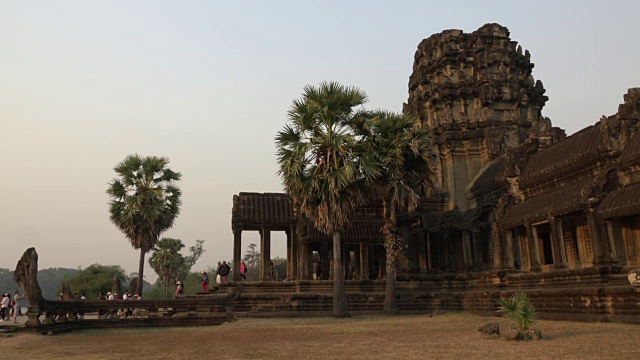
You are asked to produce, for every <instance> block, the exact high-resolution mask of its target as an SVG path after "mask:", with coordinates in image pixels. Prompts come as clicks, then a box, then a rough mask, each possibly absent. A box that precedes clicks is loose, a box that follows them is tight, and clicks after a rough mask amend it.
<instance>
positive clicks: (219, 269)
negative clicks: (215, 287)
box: [216, 261, 222, 284]
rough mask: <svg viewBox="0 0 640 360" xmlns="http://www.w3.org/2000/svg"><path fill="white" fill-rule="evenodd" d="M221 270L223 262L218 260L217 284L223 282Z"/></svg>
mask: <svg viewBox="0 0 640 360" xmlns="http://www.w3.org/2000/svg"><path fill="white" fill-rule="evenodd" d="M220 272H222V263H221V262H220V261H218V266H217V267H216V274H218V275H216V284H220V283H222V275H221V274H220Z"/></svg>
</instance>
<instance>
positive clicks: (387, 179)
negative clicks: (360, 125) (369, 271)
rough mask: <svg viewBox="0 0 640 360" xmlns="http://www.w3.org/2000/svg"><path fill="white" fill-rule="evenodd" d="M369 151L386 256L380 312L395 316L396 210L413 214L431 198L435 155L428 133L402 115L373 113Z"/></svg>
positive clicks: (398, 241)
mask: <svg viewBox="0 0 640 360" xmlns="http://www.w3.org/2000/svg"><path fill="white" fill-rule="evenodd" d="M371 124H372V128H371V136H370V137H368V140H369V141H368V146H370V151H371V152H372V153H374V154H375V155H376V156H377V159H378V161H379V163H380V164H381V173H380V176H378V177H377V178H376V180H375V184H374V186H373V187H372V188H373V193H374V197H376V198H377V199H381V200H382V202H383V204H384V218H385V225H384V227H383V228H382V229H381V231H382V232H383V234H384V247H385V251H386V255H387V260H386V270H387V278H386V279H387V280H386V281H387V282H386V288H385V301H384V312H385V313H388V314H394V313H397V312H398V306H397V303H396V261H397V258H398V255H399V252H400V244H401V241H402V230H401V229H400V228H398V219H397V212H398V210H406V211H409V212H411V211H413V210H415V208H416V207H417V206H418V203H419V201H420V197H421V196H428V195H430V194H431V191H432V190H433V188H434V186H435V183H436V174H437V167H436V161H437V155H436V153H435V152H434V150H433V143H432V139H431V135H430V132H429V130H428V129H426V128H422V127H421V124H420V121H419V120H418V119H416V118H414V117H412V116H409V115H405V114H395V113H392V112H387V111H377V112H375V113H374V114H373V121H371Z"/></svg>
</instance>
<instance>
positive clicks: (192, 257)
mask: <svg viewBox="0 0 640 360" xmlns="http://www.w3.org/2000/svg"><path fill="white" fill-rule="evenodd" d="M203 244H204V240H196V244H195V245H194V246H191V247H190V248H189V255H187V256H185V257H184V264H183V266H182V267H181V268H180V271H179V272H178V279H180V280H184V279H185V278H186V276H187V275H188V274H189V272H190V271H191V269H192V268H193V266H194V265H195V264H196V262H197V261H198V259H200V258H201V257H202V254H204V253H205V251H206V250H205V249H204V246H203Z"/></svg>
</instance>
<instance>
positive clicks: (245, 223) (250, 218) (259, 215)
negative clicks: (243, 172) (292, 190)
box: [231, 192, 295, 230]
mask: <svg viewBox="0 0 640 360" xmlns="http://www.w3.org/2000/svg"><path fill="white" fill-rule="evenodd" d="M292 203H293V202H292V200H291V197H290V196H289V195H287V194H283V193H249V192H241V193H240V194H239V195H235V196H234V197H233V210H232V212H231V224H232V226H242V228H243V229H246V230H259V229H260V228H261V227H262V226H263V225H268V226H269V227H270V228H271V229H274V230H277V229H280V228H282V229H287V228H288V227H289V226H291V225H293V224H294V223H295V216H294V212H293V204H292Z"/></svg>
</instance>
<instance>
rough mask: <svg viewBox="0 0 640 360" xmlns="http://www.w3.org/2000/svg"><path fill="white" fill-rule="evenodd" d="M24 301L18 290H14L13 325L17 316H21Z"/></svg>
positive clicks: (16, 321)
mask: <svg viewBox="0 0 640 360" xmlns="http://www.w3.org/2000/svg"><path fill="white" fill-rule="evenodd" d="M23 299H24V295H21V294H20V290H16V293H15V294H14V295H13V302H14V305H13V319H12V320H13V323H14V324H17V323H18V320H17V319H18V316H22V300H23Z"/></svg>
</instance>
